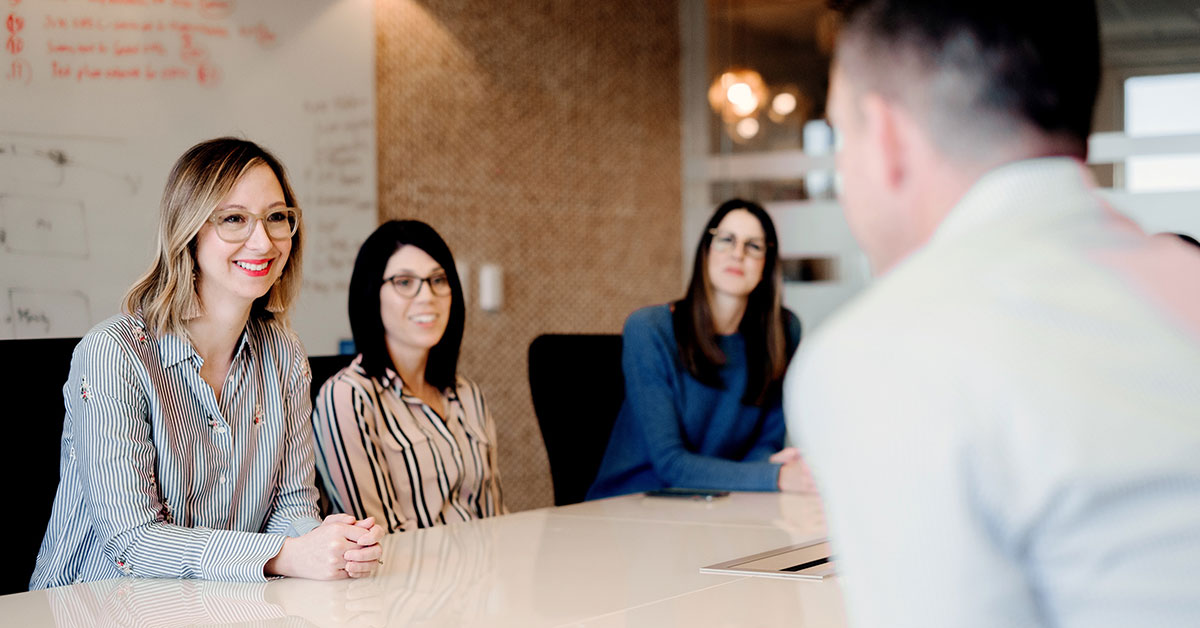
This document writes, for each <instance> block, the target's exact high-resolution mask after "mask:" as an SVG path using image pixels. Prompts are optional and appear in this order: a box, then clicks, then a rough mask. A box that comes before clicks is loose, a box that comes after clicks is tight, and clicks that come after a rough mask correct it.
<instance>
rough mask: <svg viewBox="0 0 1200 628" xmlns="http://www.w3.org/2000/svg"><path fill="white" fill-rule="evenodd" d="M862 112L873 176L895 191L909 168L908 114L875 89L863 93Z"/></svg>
mask: <svg viewBox="0 0 1200 628" xmlns="http://www.w3.org/2000/svg"><path fill="white" fill-rule="evenodd" d="M862 115H863V118H864V121H863V122H864V132H865V133H866V138H867V142H868V146H869V151H868V154H870V155H871V157H870V159H871V162H872V163H871V169H872V170H873V172H872V175H873V177H874V178H875V180H876V181H877V182H879V183H880V184H881V185H883V186H884V187H885V188H886V189H888V190H895V189H897V188H899V187H900V186H901V185H902V184H903V183H904V177H905V174H906V173H907V172H908V167H909V164H908V160H907V158H908V148H909V147H908V146H906V145H905V140H906V139H907V133H906V132H905V131H906V128H905V124H906V123H907V122H908V117H907V116H906V115H904V112H903V111H902V110H900V109H899V108H897V107H896V105H895V104H894V103H892V102H891V101H888V100H887V99H885V98H883V97H882V96H880V95H879V94H877V93H874V92H871V93H868V94H866V95H864V96H863V100H862Z"/></svg>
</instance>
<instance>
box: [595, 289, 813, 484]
mask: <svg viewBox="0 0 1200 628" xmlns="http://www.w3.org/2000/svg"><path fill="white" fill-rule="evenodd" d="M784 313H785V315H786V320H787V336H788V353H789V355H790V354H791V352H792V351H794V350H795V348H796V345H797V344H799V341H800V321H799V320H798V319H797V318H796V317H795V315H793V314H792V313H791V312H787V311H785V312H784ZM717 341H718V344H719V345H720V347H721V350H722V351H724V352H725V365H724V366H722V367H721V368H720V370H719V374H720V376H721V381H722V382H723V383H724V388H723V389H718V388H711V387H709V386H706V385H704V384H702V383H700V382H699V381H697V380H696V378H694V377H692V375H691V373H689V372H688V371H687V369H686V368H685V367H684V366H683V363H682V362H681V360H680V358H679V347H678V345H677V344H676V342H675V331H674V329H673V327H672V325H671V310H670V306H668V305H658V306H653V307H647V308H642V309H640V310H638V311H636V312H634V313H633V314H631V315H630V316H629V319H628V320H627V321H626V322H625V331H624V334H623V346H624V348H623V349H622V356H621V362H622V366H623V368H624V371H625V401H624V403H623V404H622V405H621V412H620V414H619V415H618V416H617V421H616V424H615V425H614V426H613V433H612V437H611V439H610V440H609V443H608V450H607V451H606V452H605V455H604V460H603V462H602V463H601V465H600V472H599V474H598V475H597V477H596V481H595V482H594V483H593V484H592V488H591V490H590V491H588V499H599V498H601V497H609V496H612V495H624V494H626V493H635V492H639V491H646V490H652V489H658V488H664V487H668V486H675V487H685V488H712V489H726V490H743V491H773V490H777V488H778V481H779V465H778V464H774V463H771V462H767V458H768V457H770V455H771V454H773V453H775V452H776V451H779V449H780V448H782V447H783V437H784V429H785V428H784V422H783V409H782V407H781V405H780V400H779V398H778V396H776V398H775V399H774V400H772V401H771V402H769V403H768V404H767V405H765V406H750V405H744V404H743V403H742V401H741V399H742V395H743V394H744V393H745V391H746V380H747V372H746V345H745V341H744V340H743V339H742V335H741V334H740V333H738V334H733V335H730V336H718V337H717Z"/></svg>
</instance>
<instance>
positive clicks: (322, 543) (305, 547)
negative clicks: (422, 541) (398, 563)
mask: <svg viewBox="0 0 1200 628" xmlns="http://www.w3.org/2000/svg"><path fill="white" fill-rule="evenodd" d="M383 535H384V529H383V528H382V527H381V526H379V525H377V524H376V523H375V518H374V517H367V518H366V519H363V520H361V521H355V519H354V517H352V516H350V515H347V514H336V515H329V516H328V517H325V521H323V522H321V525H319V526H317V527H316V528H314V529H313V530H312V531H310V532H309V533H308V534H305V535H303V536H298V537H294V538H292V537H289V538H287V539H285V540H284V541H283V547H282V548H281V549H280V550H279V553H278V554H276V555H275V557H274V558H272V559H271V560H269V561H267V564H266V566H265V567H264V568H263V570H264V571H265V572H266V573H267V574H271V575H279V576H294V577H297V578H311V579H313V580H340V579H343V578H361V577H363V576H368V575H370V574H371V570H372V569H374V568H375V566H376V565H378V564H379V557H380V556H381V555H382V554H383V548H381V547H380V546H379V540H380V539H382V538H383Z"/></svg>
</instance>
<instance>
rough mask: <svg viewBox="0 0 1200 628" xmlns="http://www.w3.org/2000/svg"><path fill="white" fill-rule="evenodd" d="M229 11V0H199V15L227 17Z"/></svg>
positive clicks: (231, 7) (231, 11)
mask: <svg viewBox="0 0 1200 628" xmlns="http://www.w3.org/2000/svg"><path fill="white" fill-rule="evenodd" d="M230 13H233V2H232V1H231V0H200V15H203V16H204V17H208V18H214V19H219V18H223V17H229V14H230Z"/></svg>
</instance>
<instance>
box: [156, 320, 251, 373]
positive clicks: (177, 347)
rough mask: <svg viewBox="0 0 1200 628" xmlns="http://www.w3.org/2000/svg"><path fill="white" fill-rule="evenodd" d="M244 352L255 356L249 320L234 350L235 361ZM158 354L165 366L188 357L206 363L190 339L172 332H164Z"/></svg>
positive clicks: (159, 341) (172, 364)
mask: <svg viewBox="0 0 1200 628" xmlns="http://www.w3.org/2000/svg"><path fill="white" fill-rule="evenodd" d="M243 352H245V353H246V354H247V356H248V357H250V358H253V357H254V343H252V342H250V322H247V323H246V327H244V328H243V329H242V336H241V338H240V339H239V340H238V343H237V347H236V348H235V349H234V351H233V359H234V361H236V360H237V359H238V357H239V356H240V355H241V354H242V353H243ZM158 355H159V358H160V359H161V360H162V365H163V366H164V367H170V366H175V365H176V364H179V363H180V362H183V361H184V360H187V359H194V360H196V363H197V365H203V363H204V359H203V358H201V357H200V354H199V353H196V349H195V347H193V346H192V343H191V342H190V341H188V340H186V339H184V338H180V337H179V336H176V335H175V334H170V333H167V334H163V335H162V337H161V338H159V340H158Z"/></svg>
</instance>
